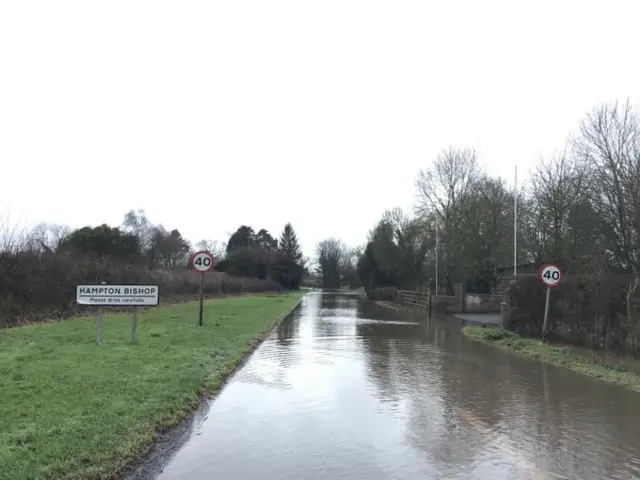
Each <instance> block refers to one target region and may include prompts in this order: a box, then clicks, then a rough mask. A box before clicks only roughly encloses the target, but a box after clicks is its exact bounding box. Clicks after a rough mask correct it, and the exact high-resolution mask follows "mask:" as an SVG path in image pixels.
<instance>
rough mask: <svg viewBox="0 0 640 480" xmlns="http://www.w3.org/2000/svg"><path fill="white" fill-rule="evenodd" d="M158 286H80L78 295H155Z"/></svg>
mask: <svg viewBox="0 0 640 480" xmlns="http://www.w3.org/2000/svg"><path fill="white" fill-rule="evenodd" d="M157 292H158V287H80V288H78V294H80V295H155V294H156V293H157Z"/></svg>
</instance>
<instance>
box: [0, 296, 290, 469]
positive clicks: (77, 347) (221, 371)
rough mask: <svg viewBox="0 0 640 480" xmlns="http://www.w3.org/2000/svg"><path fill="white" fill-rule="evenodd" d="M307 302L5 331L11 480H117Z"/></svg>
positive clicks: (2, 451)
mask: <svg viewBox="0 0 640 480" xmlns="http://www.w3.org/2000/svg"><path fill="white" fill-rule="evenodd" d="M301 296H302V295H301V294H299V293H293V294H287V295H273V296H254V297H229V298H221V299H214V300H209V301H207V302H205V306H204V318H205V321H204V326H203V327H199V326H198V303H197V302H192V303H185V304H179V305H171V306H167V307H160V308H157V309H154V310H149V311H146V312H144V313H140V315H139V321H138V335H137V336H138V343H137V344H136V345H133V344H131V319H130V316H127V315H123V314H114V315H107V316H105V320H104V330H103V337H102V338H103V342H102V344H101V345H100V346H97V345H95V334H96V328H95V327H96V325H95V323H96V322H95V318H94V317H89V318H87V317H85V318H81V317H79V318H74V319H71V320H68V321H63V322H57V323H48V324H35V325H27V326H23V327H20V328H15V329H6V330H2V331H0V471H2V475H1V476H2V478H3V479H5V480H13V479H15V480H18V479H20V480H24V479H63V478H65V479H87V478H112V477H113V476H114V475H115V474H117V473H118V472H120V471H122V470H123V469H124V468H125V467H126V466H127V464H129V463H130V462H131V461H132V460H134V459H136V458H139V457H140V456H143V455H144V454H146V453H147V452H148V451H149V449H150V448H151V446H152V445H153V443H154V440H155V439H156V437H157V435H158V434H159V433H160V432H161V431H163V430H165V429H167V428H169V427H171V426H173V425H176V424H177V423H179V422H180V420H182V419H184V418H186V416H187V415H189V414H190V412H191V411H193V410H194V409H195V408H197V407H198V406H199V405H200V403H201V400H202V398H203V396H205V395H211V394H213V393H215V392H216V391H217V390H218V389H219V388H220V387H221V385H222V383H223V382H224V379H225V378H226V377H227V376H228V375H229V374H230V373H232V372H233V371H234V368H235V366H236V365H237V364H238V363H239V362H240V361H241V360H242V359H243V357H244V356H245V355H246V354H247V353H248V352H249V351H250V350H251V349H252V347H253V346H254V345H255V344H256V343H257V342H258V341H259V339H261V338H263V337H264V336H265V335H266V333H267V332H269V331H270V330H271V329H272V328H273V326H274V325H275V324H276V323H278V321H280V320H281V319H282V318H283V317H284V316H285V315H286V314H287V313H288V312H289V311H290V310H291V309H292V308H293V307H294V306H295V305H296V304H297V303H298V302H299V300H300V298H301Z"/></svg>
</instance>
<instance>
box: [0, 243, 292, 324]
mask: <svg viewBox="0 0 640 480" xmlns="http://www.w3.org/2000/svg"><path fill="white" fill-rule="evenodd" d="M100 282H106V283H138V284H158V285H159V286H160V294H161V302H162V301H171V300H181V299H195V298H197V294H198V290H199V285H200V277H199V274H198V273H196V272H192V271H190V270H189V269H187V268H183V267H178V268H176V269H173V270H169V269H162V268H156V269H149V268H147V267H144V266H141V265H130V264H116V263H113V262H109V261H106V260H97V259H92V258H88V257H82V256H73V255H66V254H58V253H47V252H37V251H29V250H26V251H19V250H17V249H5V250H0V326H12V325H16V324H19V323H21V322H24V321H38V320H46V319H59V318H66V317H69V316H72V315H75V314H78V313H83V312H87V311H88V309H89V308H90V307H82V306H78V305H76V304H75V285H77V284H85V283H86V284H99V283H100ZM281 289H282V287H281V286H280V285H278V284H277V283H274V282H271V281H266V280H260V279H254V278H239V277H233V276H230V275H228V274H226V273H220V272H212V273H207V274H206V275H205V282H204V294H205V295H206V296H214V295H227V294H239V293H254V292H262V291H280V290H281Z"/></svg>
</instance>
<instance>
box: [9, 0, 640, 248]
mask: <svg viewBox="0 0 640 480" xmlns="http://www.w3.org/2000/svg"><path fill="white" fill-rule="evenodd" d="M638 18H640V4H639V3H638V2H637V1H612V0H609V1H606V2H605V1H585V0H582V1H559V0H557V1H538V2H514V1H501V2H498V1H488V0H484V1H482V2H479V1H476V0H474V1H466V2H462V1H446V2H444V1H442V2H435V1H434V2H429V1H426V0H421V1H385V2H382V1H371V0H367V1H348V0H340V1H327V0H325V1H322V2H320V1H316V2H310V1H301V0H292V1H287V2H284V1H275V0H272V1H268V2H267V1H264V0H261V1H253V2H249V1H217V2H214V1H202V2H195V1H192V2H165V1H158V0H154V1H132V0H127V1H113V0H112V1H109V2H92V1H86V0H81V1H75V2H70V1H56V2H52V1H50V0H47V1H40V2H35V1H28V0H20V1H4V2H1V3H0V162H1V169H0V175H1V177H2V182H1V183H0V212H5V214H6V213H7V212H8V213H9V215H10V217H11V219H12V221H14V222H16V221H20V222H22V223H25V222H26V223H36V222H40V221H44V222H48V223H58V224H67V225H70V226H72V227H80V226H83V225H85V224H92V225H96V224H100V223H105V222H106V223H109V224H119V223H120V222H121V221H122V218H123V215H124V213H125V212H126V211H127V210H129V209H132V208H135V209H137V208H142V209H144V210H146V212H147V214H148V216H149V218H150V220H151V221H152V222H154V223H162V224H163V225H164V226H165V227H167V228H179V229H180V231H181V232H182V233H183V235H184V236H185V237H187V238H188V239H190V240H192V241H198V240H200V239H202V238H210V239H217V240H226V238H227V235H228V234H229V233H231V232H232V231H234V230H235V229H236V228H237V227H238V226H239V225H241V224H249V225H251V226H253V227H254V228H255V229H256V230H257V229H258V228H267V229H268V230H270V231H271V232H272V233H274V234H279V232H280V231H281V229H282V227H283V225H284V224H285V223H286V222H287V221H290V222H292V224H293V226H294V228H295V229H296V231H297V232H298V236H299V238H300V240H301V242H302V244H303V247H304V250H305V253H306V254H307V255H311V254H312V252H313V248H314V245H315V243H316V242H317V241H319V240H321V239H322V238H325V237H328V236H336V237H339V238H341V239H342V240H344V241H345V242H347V243H349V244H352V245H356V244H360V243H362V242H363V241H364V239H365V236H366V233H367V231H368V230H369V229H370V228H371V227H372V226H373V224H374V222H375V221H376V220H377V219H378V218H379V216H380V214H381V213H382V212H383V210H384V209H385V208H391V207H394V206H400V207H404V208H408V209H410V207H411V205H412V203H413V199H414V195H415V189H414V180H415V177H416V174H417V172H418V170H419V169H421V168H427V167H428V166H429V165H430V163H431V162H432V160H433V158H434V157H435V156H436V154H437V153H438V151H439V150H441V149H442V148H445V147H448V146H449V145H455V146H472V147H475V148H477V149H478V151H479V152H480V155H481V158H482V160H483V162H484V165H485V166H486V168H487V170H488V171H489V172H490V173H493V174H497V175H502V176H503V177H505V179H507V180H508V182H509V183H510V184H512V183H513V170H514V165H516V164H517V165H518V168H519V176H520V177H524V176H525V174H526V172H527V171H528V170H530V169H531V168H532V167H533V166H534V165H535V163H536V162H537V161H538V160H539V158H540V157H541V156H542V155H548V154H551V153H553V152H554V151H556V150H558V149H560V148H561V147H562V145H563V143H564V141H565V138H566V137H567V135H568V134H569V133H571V132H572V131H574V130H575V129H576V128H577V126H578V123H579V121H580V119H581V118H582V117H583V116H584V114H585V113H586V112H587V111H588V110H590V109H591V108H592V107H593V106H594V105H596V104H597V103H599V102H604V101H610V100H615V99H618V98H626V97H630V98H631V99H632V101H637V100H638V99H639V98H640V70H639V69H640V63H638V58H637V52H638V50H637V47H638V37H637V21H638Z"/></svg>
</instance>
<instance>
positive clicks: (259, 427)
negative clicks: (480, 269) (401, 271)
mask: <svg viewBox="0 0 640 480" xmlns="http://www.w3.org/2000/svg"><path fill="white" fill-rule="evenodd" d="M457 322H459V321H458V320H455V319H447V320H446V321H445V320H432V321H431V322H429V321H427V320H426V318H425V317H424V315H423V314H419V313H409V312H404V313H401V312H399V311H393V310H389V309H386V308H382V307H379V306H377V305H374V304H371V303H365V302H364V301H363V300H362V299H360V298H358V297H355V296H346V295H337V294H320V293H313V294H309V295H307V296H306V297H305V298H304V299H303V301H302V304H301V306H300V307H299V308H298V309H297V310H296V311H295V312H294V314H293V315H292V316H291V317H290V318H289V319H287V320H285V321H284V322H283V323H282V324H281V325H280V326H279V327H278V329H277V330H276V331H274V332H273V334H272V335H271V337H270V338H269V339H268V340H267V341H266V342H265V343H264V344H263V345H262V346H261V347H260V348H259V349H258V350H256V352H255V354H254V355H253V357H252V358H251V359H250V360H249V361H248V362H247V363H246V365H245V366H244V367H243V368H242V369H241V370H240V371H239V372H238V373H237V374H236V376H235V377H234V378H233V379H232V380H231V381H230V382H229V384H228V385H227V386H226V387H225V389H224V390H223V391H222V393H221V394H220V395H219V396H218V397H217V398H216V399H215V401H214V402H213V403H212V405H211V408H210V410H209V411H208V412H207V413H206V415H207V416H206V419H205V420H204V421H199V423H198V424H197V425H195V426H194V429H193V432H192V433H191V435H190V438H189V439H188V441H187V442H186V443H185V444H184V445H183V446H182V448H181V449H180V450H179V451H178V452H177V453H176V454H175V455H174V456H173V458H171V459H170V460H169V463H168V464H167V465H166V466H165V468H164V471H163V472H162V473H161V474H160V475H159V477H158V478H159V479H161V480H177V479H180V480H185V479H194V480H199V479H203V480H204V479H225V480H226V479H234V480H250V479H256V480H257V479H260V480H288V479H291V480H294V479H295V480H304V479H309V480H320V479H322V480H325V479H340V480H377V479H381V480H382V479H385V480H387V479H390V480H399V479H431V478H433V479H436V478H437V479H443V478H459V479H472V478H480V479H503V478H504V479H507V478H508V479H511V478H513V479H519V478H523V479H526V478H536V479H537V478H540V479H542V478H576V479H597V478H607V479H625V480H629V479H632V478H640V394H636V393H633V392H630V391H626V390H624V389H622V388H619V387H616V386H613V385H609V384H605V383H601V382H598V381H595V380H593V379H590V378H587V377H583V376H580V375H578V374H575V373H572V372H569V371H566V370H564V369H561V368H558V367H553V366H550V365H544V364H541V363H538V362H536V361H533V360H529V359H525V358H520V357H516V356H514V355H512V354H509V353H508V352H503V351H500V350H497V349H495V348H493V347H490V346H486V345H483V344H478V343H475V342H471V341H469V340H466V339H465V338H464V337H462V336H461V334H460V324H459V323H457Z"/></svg>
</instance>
